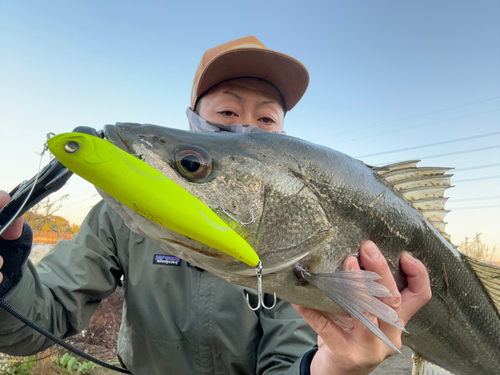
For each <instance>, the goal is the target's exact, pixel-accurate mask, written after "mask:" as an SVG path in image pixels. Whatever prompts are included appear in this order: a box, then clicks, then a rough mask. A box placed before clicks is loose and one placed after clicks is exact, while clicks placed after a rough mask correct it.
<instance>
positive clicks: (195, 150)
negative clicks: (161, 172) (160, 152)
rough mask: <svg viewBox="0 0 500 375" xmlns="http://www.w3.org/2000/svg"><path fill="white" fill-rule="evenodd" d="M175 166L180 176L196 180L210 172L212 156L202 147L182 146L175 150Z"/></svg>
mask: <svg viewBox="0 0 500 375" xmlns="http://www.w3.org/2000/svg"><path fill="white" fill-rule="evenodd" d="M174 161H175V167H176V169H177V171H178V172H179V173H180V174H181V176H182V177H184V178H186V179H188V180H190V181H193V182H197V181H200V180H202V179H204V178H205V177H207V176H208V175H210V173H211V172H212V158H211V157H210V155H209V154H208V152H206V151H205V150H203V149H202V148H199V147H196V146H183V147H179V148H178V149H176V150H175V157H174Z"/></svg>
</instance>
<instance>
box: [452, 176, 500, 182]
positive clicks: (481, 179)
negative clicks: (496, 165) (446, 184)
mask: <svg viewBox="0 0 500 375" xmlns="http://www.w3.org/2000/svg"><path fill="white" fill-rule="evenodd" d="M496 178H500V175H498V176H488V177H478V178H468V179H465V180H454V181H453V183H454V184H456V183H457V182H471V181H483V180H493V179H496Z"/></svg>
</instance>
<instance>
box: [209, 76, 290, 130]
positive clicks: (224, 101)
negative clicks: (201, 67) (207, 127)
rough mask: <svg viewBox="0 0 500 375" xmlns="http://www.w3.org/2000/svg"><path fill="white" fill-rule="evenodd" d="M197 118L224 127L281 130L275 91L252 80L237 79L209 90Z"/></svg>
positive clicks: (279, 112)
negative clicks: (243, 126) (245, 126)
mask: <svg viewBox="0 0 500 375" xmlns="http://www.w3.org/2000/svg"><path fill="white" fill-rule="evenodd" d="M199 115H200V117H202V118H203V119H205V120H206V121H209V122H213V123H217V124H223V125H253V126H256V127H258V128H261V129H265V130H267V131H271V132H275V131H280V130H283V121H284V116H285V113H284V110H283V107H282V106H281V97H280V95H279V93H278V90H276V88H275V87H274V86H273V85H271V84H270V83H268V82H266V81H263V80H259V79H255V78H236V79H232V80H229V81H226V82H222V83H220V84H218V85H216V86H214V87H213V88H211V89H210V90H209V91H208V92H207V93H206V94H205V95H204V96H203V98H202V99H201V103H200V107H199Z"/></svg>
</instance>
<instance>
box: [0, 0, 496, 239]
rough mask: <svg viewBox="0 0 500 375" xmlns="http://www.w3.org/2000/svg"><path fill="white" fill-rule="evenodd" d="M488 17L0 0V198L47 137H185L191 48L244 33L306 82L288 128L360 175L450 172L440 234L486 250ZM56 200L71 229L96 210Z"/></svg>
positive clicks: (76, 189) (486, 7)
mask: <svg viewBox="0 0 500 375" xmlns="http://www.w3.org/2000/svg"><path fill="white" fill-rule="evenodd" d="M499 20H500V2H498V1H497V0H494V1H483V0H478V1H457V0H453V1H451V0H440V1H435V0H433V1H418V2H417V1H413V2H410V1H384V0H378V1H373V0H369V1H311V2H308V4H307V5H305V2H303V3H300V2H290V1H252V2H236V1H210V2H208V1H190V2H188V1H186V2H180V1H176V2H174V1H164V0H162V1H160V0H143V1H132V0H106V1H101V0H81V1H78V0H71V1H60V0H59V1H55V0H43V1H24V0H0V127H1V131H2V135H1V137H0V156H1V160H2V161H1V174H0V189H4V190H10V189H12V188H13V187H14V186H15V185H16V184H17V183H18V182H20V181H21V180H23V179H28V178H30V177H31V176H32V175H33V174H34V173H35V172H36V170H37V166H38V160H39V157H38V156H37V155H36V154H35V151H40V150H41V148H42V144H43V143H44V140H45V134H46V133H47V132H54V133H61V132H66V131H70V130H71V129H73V128H74V127H75V126H78V125H88V126H92V127H94V128H101V127H102V126H103V125H104V124H109V123H115V122H120V121H130V122H140V123H153V124H158V125H163V126H168V127H176V128H182V129H186V128H187V121H186V119H185V116H184V111H185V109H186V107H187V106H188V105H189V99H190V90H191V85H192V80H193V76H194V72H195V70H196V67H197V65H198V63H199V61H200V58H201V55H202V54H203V52H204V51H205V50H206V49H208V48H211V47H213V46H215V45H217V44H220V43H223V42H226V41H228V40H231V39H236V38H239V37H242V36H246V35H256V36H257V37H258V38H259V39H261V40H262V42H264V44H266V45H267V46H268V47H269V48H272V49H276V50H279V51H282V52H284V53H287V54H289V55H291V56H294V57H295V58H297V59H299V60H300V61H302V62H303V63H304V64H305V66H306V67H307V68H308V70H309V72H310V75H311V83H310V85H309V89H308V92H307V93H306V95H305V97H304V98H303V100H302V101H301V102H300V103H299V105H298V106H297V107H296V108H294V109H293V110H292V111H291V112H290V113H289V114H288V115H287V118H286V125H285V127H286V130H287V132H288V134H290V135H293V136H297V137H300V138H303V139H306V140H310V141H312V142H315V143H318V144H322V145H325V146H328V147H331V148H334V149H337V150H339V151H342V152H344V153H347V154H349V155H351V156H355V157H360V158H361V159H362V160H364V161H365V162H366V163H368V164H372V165H380V164H384V163H387V162H394V161H401V160H409V159H421V160H422V163H421V165H424V164H425V165H432V166H449V167H455V168H457V170H456V173H455V177H454V178H453V180H452V182H453V185H455V188H453V189H450V190H448V192H447V196H449V197H450V199H449V201H448V205H447V207H448V208H449V209H451V210H452V212H451V213H450V214H448V216H447V217H446V221H448V222H449V225H448V228H447V229H448V232H449V233H450V234H451V235H452V240H453V241H454V242H456V243H458V242H460V240H461V239H463V238H464V237H465V236H466V235H467V236H472V235H474V234H475V233H476V232H482V233H483V239H484V240H486V242H487V243H488V244H490V246H493V244H495V243H498V244H499V245H500V198H499V197H500V178H499V176H500V148H499V147H500V134H499V133H498V132H500V22H499ZM495 133H496V134H495ZM484 135H486V136H484ZM477 136H479V137H477ZM472 137H476V138H472ZM464 138H465V139H464ZM453 140H459V141H456V142H450V141H453ZM434 143H440V144H439V145H435V146H427V147H418V146H424V145H430V144H434ZM401 149H408V150H406V151H398V152H389V151H395V150H401ZM476 149H483V150H482V151H470V150H476ZM372 154H379V155H375V156H367V155H372ZM443 154H450V155H448V156H439V155H443ZM47 162H48V158H47V157H46V158H45V160H44V162H43V164H45V163H47ZM492 165H493V166H492ZM64 193H70V196H71V199H70V200H69V201H67V202H66V203H65V205H64V208H63V209H62V211H61V214H62V215H63V216H65V217H67V218H69V219H70V221H74V222H78V221H79V220H81V218H82V217H83V216H84V215H85V212H86V211H87V210H88V208H89V206H90V205H91V204H92V203H95V202H96V201H97V200H98V197H96V196H95V191H94V190H93V189H92V188H91V187H90V186H88V185H87V184H86V183H84V182H83V181H81V180H79V179H77V178H73V179H72V180H71V181H70V183H69V184H68V185H67V186H66V187H65V188H64ZM478 198H481V199H478ZM484 198H487V199H484Z"/></svg>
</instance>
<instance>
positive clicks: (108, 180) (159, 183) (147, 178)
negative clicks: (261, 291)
mask: <svg viewBox="0 0 500 375" xmlns="http://www.w3.org/2000/svg"><path fill="white" fill-rule="evenodd" d="M47 145H48V147H49V150H50V151H51V152H52V154H53V155H54V156H55V157H56V158H57V159H58V160H59V161H60V162H61V163H62V164H64V165H65V166H66V167H67V168H68V169H69V170H70V171H72V172H74V173H76V174H78V175H79V176H81V177H82V178H84V179H85V180H87V181H89V182H90V183H92V184H94V185H95V186H97V187H98V188H99V189H101V190H103V191H105V192H106V193H107V194H109V195H111V196H112V197H113V198H115V199H117V200H118V201H120V202H122V203H123V204H125V205H127V206H128V207H130V208H131V209H133V210H134V211H136V212H138V213H140V214H141V215H143V216H145V217H147V218H148V219H150V220H152V221H154V222H156V223H157V224H159V225H162V226H164V227H165V228H168V229H170V230H172V231H175V232H177V233H180V234H182V235H185V236H187V237H189V238H192V239H194V240H196V241H198V242H201V243H203V244H205V245H208V246H210V247H212V248H214V249H216V250H219V251H221V252H223V253H225V254H227V255H230V256H232V257H233V258H236V259H238V260H240V261H242V262H244V263H246V264H248V265H249V266H252V267H255V266H257V265H258V264H259V256H258V255H257V253H256V252H255V251H254V250H253V248H252V247H251V246H250V245H249V244H248V242H246V241H245V240H244V239H243V238H242V237H241V236H240V235H239V234H238V233H236V232H235V231H234V230H233V229H232V228H230V227H229V226H228V225H227V224H226V223H225V222H224V221H223V220H222V219H221V218H219V217H218V216H217V215H216V214H215V213H214V212H213V210H212V209H210V208H209V207H208V206H207V205H205V204H204V203H203V202H202V201H200V200H199V199H198V198H196V197H195V196H193V195H192V194H190V193H188V192H187V191H186V190H184V189H183V188H182V187H181V186H179V185H178V184H176V183H175V182H174V181H172V180H170V179H169V178H167V177H166V176H165V175H163V174H162V173H160V172H158V171H157V170H156V169H154V168H153V167H151V166H149V165H148V164H146V163H145V162H143V161H142V160H140V159H138V158H136V157H134V156H132V155H130V154H128V153H127V152H125V151H123V150H121V149H119V148H118V147H116V146H114V145H113V144H112V143H111V142H109V141H106V140H104V139H101V138H98V137H95V136H92V135H88V134H81V133H62V134H59V135H56V136H54V137H52V138H50V139H49V140H48V141H47Z"/></svg>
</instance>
